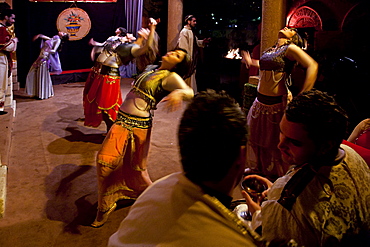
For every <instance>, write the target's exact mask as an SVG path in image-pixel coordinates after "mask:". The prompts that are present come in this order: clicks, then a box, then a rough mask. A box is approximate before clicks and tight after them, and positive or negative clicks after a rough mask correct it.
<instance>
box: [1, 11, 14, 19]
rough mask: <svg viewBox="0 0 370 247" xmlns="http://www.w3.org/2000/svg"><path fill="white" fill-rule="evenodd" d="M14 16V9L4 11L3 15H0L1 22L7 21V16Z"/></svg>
mask: <svg viewBox="0 0 370 247" xmlns="http://www.w3.org/2000/svg"><path fill="white" fill-rule="evenodd" d="M13 14H14V15H15V12H14V10H12V9H4V10H2V11H1V13H0V20H4V19H5V16H8V17H10V16H12V15H13Z"/></svg>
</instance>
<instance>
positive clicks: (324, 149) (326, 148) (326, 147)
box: [318, 141, 336, 156]
mask: <svg viewBox="0 0 370 247" xmlns="http://www.w3.org/2000/svg"><path fill="white" fill-rule="evenodd" d="M335 146H336V143H335V142H334V141H328V142H326V143H322V144H320V147H319V150H318V154H319V155H320V156H325V155H326V154H327V153H331V151H332V150H333V148H334V147H335Z"/></svg>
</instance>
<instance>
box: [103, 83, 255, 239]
mask: <svg viewBox="0 0 370 247" xmlns="http://www.w3.org/2000/svg"><path fill="white" fill-rule="evenodd" d="M178 135H179V146H180V154H181V158H182V159H181V162H182V166H183V172H179V173H174V174H171V175H169V176H167V177H164V178H162V179H160V180H158V181H156V182H155V183H154V184H152V185H151V186H150V187H148V188H147V189H146V190H145V191H144V193H143V194H142V195H141V196H140V197H139V198H138V199H137V201H136V202H135V203H134V205H133V206H132V207H131V209H130V212H129V214H128V215H127V217H126V218H125V219H124V220H123V221H122V223H121V225H120V227H119V229H118V230H117V232H115V233H114V234H113V235H112V236H111V237H110V239H109V244H108V246H256V245H257V243H258V244H262V242H261V241H258V240H257V238H258V237H259V236H257V234H255V233H254V232H253V231H251V230H250V229H249V228H247V227H246V226H245V225H244V224H243V223H242V222H241V221H240V220H239V218H238V217H237V216H236V215H235V214H233V213H232V212H231V211H230V210H229V209H228V207H229V206H230V203H231V200H232V197H231V194H232V191H233V190H234V188H235V186H236V185H238V184H239V182H240V180H241V178H242V175H243V171H244V168H245V144H246V136H247V130H246V120H245V116H244V114H243V112H242V111H241V109H240V108H239V106H238V105H237V104H236V102H235V100H234V99H232V98H230V97H229V96H227V95H226V94H224V93H216V92H214V91H210V90H209V91H207V92H201V93H199V94H198V95H197V96H195V98H194V100H193V101H192V103H190V104H189V106H188V108H187V109H186V110H185V112H184V115H183V117H182V120H181V123H180V127H179V132H178ZM259 246H260V245H259Z"/></svg>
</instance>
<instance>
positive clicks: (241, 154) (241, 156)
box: [236, 146, 247, 170]
mask: <svg viewBox="0 0 370 247" xmlns="http://www.w3.org/2000/svg"><path fill="white" fill-rule="evenodd" d="M246 158H247V151H246V147H245V146H240V150H239V156H238V159H237V160H236V163H237V165H238V166H242V167H243V170H244V169H245V162H246Z"/></svg>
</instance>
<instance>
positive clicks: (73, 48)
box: [13, 0, 126, 87]
mask: <svg viewBox="0 0 370 247" xmlns="http://www.w3.org/2000/svg"><path fill="white" fill-rule="evenodd" d="M76 6H77V8H80V9H83V10H84V11H86V13H87V14H88V15H89V17H90V21H91V30H90V32H89V33H88V34H87V35H86V36H85V37H84V38H82V39H81V40H76V41H69V42H66V43H65V44H64V45H63V49H62V51H61V52H60V54H59V56H60V60H61V64H62V69H63V70H75V69H86V68H90V67H91V66H92V64H93V62H92V61H91V59H90V52H91V46H89V45H88V41H89V40H90V39H91V38H94V39H95V40H96V41H99V42H103V41H105V40H106V39H107V38H108V37H109V36H112V35H114V31H115V30H116V28H117V27H119V26H123V27H125V26H126V17H125V4H124V0H118V1H117V3H77V4H76V5H74V6H71V3H53V2H51V3H39V2H37V3H36V2H29V1H28V0H17V1H13V9H14V11H15V12H16V23H15V33H16V36H17V37H18V39H19V43H18V47H17V65H18V68H17V70H18V81H19V82H20V86H21V87H24V86H25V82H26V76H27V73H28V70H29V68H30V67H31V65H32V63H33V62H34V61H35V60H36V58H37V56H38V54H39V52H40V40H36V41H35V42H32V38H33V37H34V36H35V35H37V34H39V33H41V34H44V35H46V36H49V37H52V36H54V35H56V34H57V33H58V30H57V25H56V21H57V18H58V16H59V14H60V13H61V12H62V11H63V10H65V9H67V8H70V7H76Z"/></svg>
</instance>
